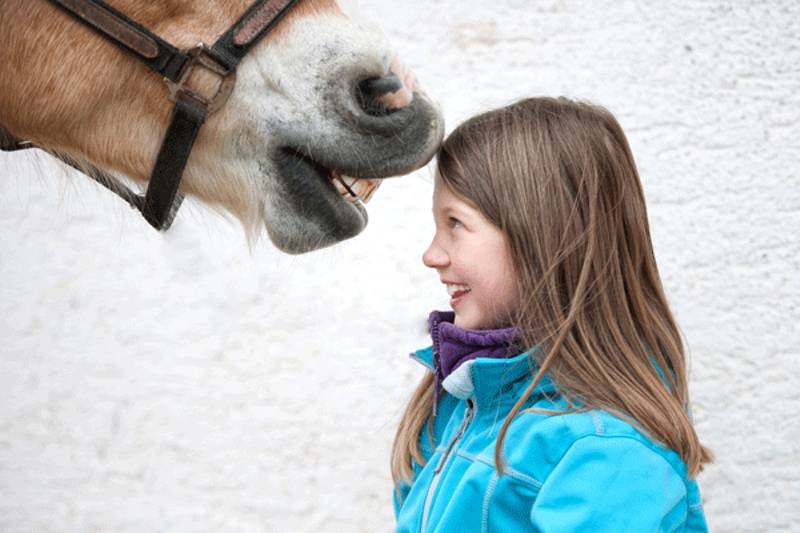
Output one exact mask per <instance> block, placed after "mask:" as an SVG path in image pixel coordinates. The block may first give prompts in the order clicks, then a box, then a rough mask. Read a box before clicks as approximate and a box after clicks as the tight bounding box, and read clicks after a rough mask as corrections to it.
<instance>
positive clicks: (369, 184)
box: [332, 171, 381, 203]
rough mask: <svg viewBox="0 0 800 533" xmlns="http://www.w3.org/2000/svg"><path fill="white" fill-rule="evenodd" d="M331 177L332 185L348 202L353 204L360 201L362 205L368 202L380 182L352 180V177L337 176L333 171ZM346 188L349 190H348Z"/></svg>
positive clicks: (361, 179)
mask: <svg viewBox="0 0 800 533" xmlns="http://www.w3.org/2000/svg"><path fill="white" fill-rule="evenodd" d="M332 176H333V185H334V186H335V187H336V190H337V191H338V192H339V194H341V195H342V196H343V197H344V198H345V200H347V201H349V202H355V201H357V200H361V201H362V202H364V203H367V202H369V200H370V199H371V198H372V195H373V194H375V191H376V190H377V189H378V186H380V183H381V182H380V180H369V179H363V178H354V177H352V176H345V175H343V174H339V173H337V172H335V171H334V172H333V173H332ZM348 188H349V189H350V190H348ZM353 195H355V196H353Z"/></svg>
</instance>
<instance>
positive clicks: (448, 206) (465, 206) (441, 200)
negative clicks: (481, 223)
mask: <svg viewBox="0 0 800 533" xmlns="http://www.w3.org/2000/svg"><path fill="white" fill-rule="evenodd" d="M432 210H433V212H434V214H437V213H441V214H449V213H457V214H459V215H461V216H472V215H476V214H480V211H479V210H478V208H477V206H476V205H475V204H473V203H472V202H470V201H469V200H467V199H466V198H464V197H462V196H459V195H457V194H456V193H454V192H453V191H452V190H451V189H450V187H448V186H447V185H446V184H444V183H441V184H437V186H436V187H435V188H434V192H433V207H432Z"/></svg>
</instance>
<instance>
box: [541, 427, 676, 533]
mask: <svg viewBox="0 0 800 533" xmlns="http://www.w3.org/2000/svg"><path fill="white" fill-rule="evenodd" d="M686 501H687V498H686V485H685V483H684V481H683V478H682V477H681V475H680V474H678V472H677V471H676V470H675V469H674V468H673V466H672V465H671V464H670V463H669V462H668V461H667V460H666V459H665V458H664V457H662V456H661V455H659V454H658V453H657V452H656V451H654V450H652V449H650V448H649V447H648V446H646V445H645V444H643V443H642V442H640V441H638V440H636V439H634V438H629V437H611V436H595V435H592V436H587V437H582V438H580V439H578V440H576V441H575V442H574V443H573V444H572V445H571V446H570V447H569V449H567V451H566V453H564V455H563V456H562V458H561V459H560V460H559V461H558V463H557V464H556V466H555V467H554V469H553V470H552V472H551V473H550V475H549V476H548V477H547V479H545V481H544V483H543V484H542V487H541V489H540V491H539V494H538V496H537V497H536V500H535V502H534V504H533V507H532V509H531V513H530V519H531V522H532V524H533V526H534V527H533V530H534V531H537V532H542V533H545V532H546V533H549V532H555V531H558V532H567V531H568V532H580V531H629V532H637V531H672V530H673V528H676V527H678V526H680V525H681V523H682V522H683V521H685V520H686V515H687V511H688V507H687V503H686Z"/></svg>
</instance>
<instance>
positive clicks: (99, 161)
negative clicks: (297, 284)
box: [0, 0, 443, 254]
mask: <svg viewBox="0 0 800 533" xmlns="http://www.w3.org/2000/svg"><path fill="white" fill-rule="evenodd" d="M95 4H103V3H102V2H95ZM107 5H108V6H109V7H110V8H112V9H114V10H116V11H117V12H119V13H122V14H124V16H125V17H127V18H128V19H130V20H132V21H134V22H135V24H138V25H140V26H141V27H143V28H147V29H148V30H149V31H150V32H152V33H153V34H155V35H157V36H158V37H160V38H162V39H164V40H165V41H167V42H169V43H171V44H172V45H174V46H175V47H176V48H179V49H182V50H192V49H195V48H196V45H197V43H205V42H211V41H213V39H215V38H216V37H217V36H219V35H221V34H223V33H224V32H225V30H226V29H228V28H230V27H231V26H232V24H234V23H235V21H236V20H237V17H239V16H240V15H241V14H242V13H243V12H245V11H246V10H247V8H248V1H247V0H202V1H200V0H163V1H159V2H139V1H136V0H114V1H111V2H108V3H107ZM0 65H1V66H0V134H2V133H5V135H6V137H7V138H11V139H14V140H16V141H19V140H20V139H24V140H25V142H26V143H30V144H31V145H35V146H36V147H39V148H42V149H44V150H46V151H48V152H51V153H53V154H57V155H59V157H61V158H62V159H65V160H67V161H71V162H77V163H78V164H79V165H83V166H84V168H91V169H99V171H100V172H105V173H107V174H106V175H122V176H125V177H126V178H127V179H129V180H131V181H132V182H134V183H137V184H138V185H139V186H140V187H144V186H146V185H147V183H148V181H149V179H150V175H151V174H150V172H151V169H152V168H153V167H154V165H155V164H156V161H157V159H158V157H159V149H160V147H161V142H162V139H163V138H164V136H165V133H164V132H165V130H167V128H168V127H169V126H170V121H171V113H172V112H173V107H172V106H173V104H172V102H170V100H169V87H168V85H169V84H165V83H164V82H163V81H164V80H162V77H161V76H160V75H159V74H158V73H156V72H154V71H152V70H150V69H148V68H147V67H146V66H145V65H144V64H142V63H141V62H140V61H138V60H137V58H135V57H134V56H133V55H132V54H130V53H128V51H126V50H123V49H120V48H119V47H117V46H114V44H113V43H111V42H109V40H108V39H106V38H104V37H103V36H102V35H100V34H98V32H96V31H93V30H92V29H91V28H89V27H88V26H87V25H85V24H82V23H81V22H80V21H79V20H77V19H76V18H75V17H71V16H69V14H68V13H66V12H65V11H64V10H63V9H59V8H58V7H57V6H55V5H53V3H51V2H46V1H44V0H37V1H34V2H29V1H27V0H4V1H3V2H2V3H0ZM199 83H200V84H202V83H210V82H208V81H204V80H202V79H201V80H200V82H199ZM442 136H443V120H442V116H441V113H440V111H439V110H438V107H437V106H436V104H435V103H434V102H433V101H432V99H431V98H430V97H429V96H428V95H427V94H426V93H425V92H424V91H423V90H422V89H421V88H420V87H419V84H418V82H417V80H416V79H415V78H414V75H413V74H412V73H411V71H410V69H408V68H407V67H405V65H404V64H403V63H402V61H401V60H400V59H399V57H398V56H397V55H396V54H395V53H394V52H393V51H392V48H391V47H390V46H389V44H388V42H387V40H386V37H385V36H384V35H383V34H382V33H381V32H380V30H378V29H377V28H375V27H373V26H371V25H366V24H363V23H359V22H356V21H353V20H351V19H349V18H348V17H346V16H345V15H344V13H343V12H342V10H341V9H340V7H339V6H338V5H337V3H336V1H335V0H300V1H299V2H297V3H296V4H295V5H293V7H292V9H290V10H287V13H286V14H285V16H282V18H280V19H279V20H277V22H276V24H275V26H274V28H270V31H269V33H268V34H266V36H265V37H264V38H263V39H261V40H260V41H259V42H258V43H257V44H255V45H254V46H253V48H252V50H251V51H250V52H249V53H248V54H247V55H246V56H245V57H243V58H242V59H241V63H239V64H238V68H237V69H236V73H235V85H232V89H231V92H230V95H229V96H227V102H226V103H225V104H224V105H223V106H222V107H221V108H220V109H219V110H218V111H216V112H214V113H213V114H209V116H208V117H207V119H206V120H205V123H204V125H203V127H202V128H201V129H199V132H198V133H197V135H196V139H195V140H194V145H193V146H194V147H193V148H191V155H190V156H189V154H188V153H187V156H186V157H188V160H186V161H185V169H184V170H183V177H182V179H181V181H180V185H179V187H180V190H179V194H180V195H183V194H188V195H192V196H193V197H195V198H197V199H199V200H200V201H201V202H204V203H206V204H209V205H212V206H215V207H220V208H222V209H223V210H226V211H228V212H230V213H231V214H233V215H234V216H235V217H236V218H238V219H239V220H240V221H241V223H242V226H243V228H244V230H245V231H246V233H247V234H248V236H252V235H256V234H258V233H260V232H261V230H262V228H265V229H266V232H267V234H268V236H269V239H270V240H271V241H272V243H273V244H274V245H275V246H276V247H277V248H278V249H280V250H282V251H284V252H287V253H291V254H299V253H305V252H308V251H311V250H315V249H318V248H322V247H325V246H330V245H333V244H335V243H337V242H340V241H342V240H344V239H347V238H350V237H353V236H355V235H357V234H358V233H360V232H361V231H362V230H363V228H364V227H365V226H366V224H367V220H368V219H367V213H366V210H365V208H364V206H363V203H364V202H366V201H367V200H369V198H370V196H371V195H372V193H373V192H374V190H375V189H376V188H377V185H378V184H380V183H381V180H382V179H383V178H387V177H390V176H396V175H402V174H407V173H409V172H411V171H413V170H415V169H417V168H419V167H421V166H423V165H425V164H426V163H427V162H428V161H429V160H430V159H431V158H432V157H433V154H434V153H435V151H436V148H437V147H438V145H439V143H440V141H441V139H442ZM20 145H21V143H20ZM177 187H178V185H177V184H176V188H177ZM161 229H163V228H161Z"/></svg>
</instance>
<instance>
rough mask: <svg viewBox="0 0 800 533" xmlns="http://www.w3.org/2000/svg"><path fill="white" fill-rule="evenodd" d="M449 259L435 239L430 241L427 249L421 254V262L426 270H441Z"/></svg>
mask: <svg viewBox="0 0 800 533" xmlns="http://www.w3.org/2000/svg"><path fill="white" fill-rule="evenodd" d="M448 261H449V258H448V256H447V252H445V251H444V250H443V249H442V247H441V246H439V245H438V244H437V243H436V239H433V241H431V244H430V246H428V249H427V250H425V253H424V254H422V262H423V263H424V264H425V266H426V267H428V268H442V267H445V266H447V263H448Z"/></svg>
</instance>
